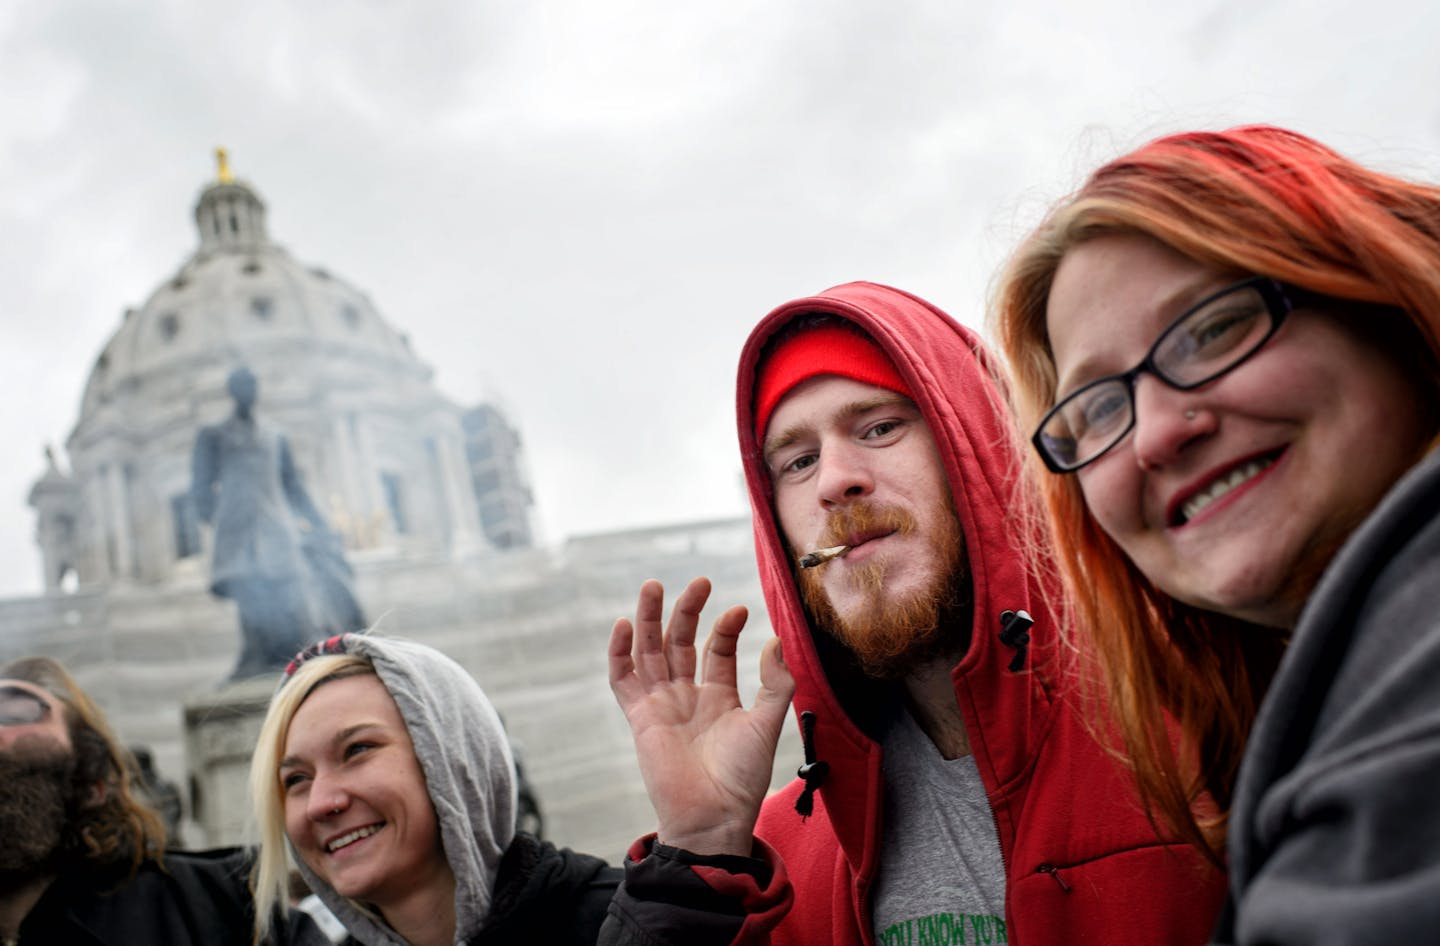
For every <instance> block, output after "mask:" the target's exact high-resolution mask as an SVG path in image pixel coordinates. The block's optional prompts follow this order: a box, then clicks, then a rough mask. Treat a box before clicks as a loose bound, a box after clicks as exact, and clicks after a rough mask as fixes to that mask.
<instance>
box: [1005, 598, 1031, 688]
mask: <svg viewBox="0 0 1440 946" xmlns="http://www.w3.org/2000/svg"><path fill="white" fill-rule="evenodd" d="M1034 623H1035V619H1034V618H1032V617H1031V616H1030V615H1028V614H1026V613H1025V612H1024V611H1001V612H1000V643H1002V644H1004V645H1005V646H1006V647H1013V648H1015V656H1014V657H1012V658H1010V672H1011V673H1014V672H1016V671H1017V670H1019V669H1020V668H1021V667H1023V666H1025V648H1027V647H1029V646H1030V628H1031V626H1032V625H1034Z"/></svg>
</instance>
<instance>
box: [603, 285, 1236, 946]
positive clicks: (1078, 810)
mask: <svg viewBox="0 0 1440 946" xmlns="http://www.w3.org/2000/svg"><path fill="white" fill-rule="evenodd" d="M807 313H828V314H830V315H833V316H838V317H840V318H843V319H846V320H849V321H850V322H853V323H854V324H855V325H857V326H858V327H859V328H861V329H863V330H864V331H865V333H866V334H868V335H869V336H870V337H871V338H872V339H874V340H875V342H876V343H877V344H878V345H879V346H880V348H881V349H882V350H883V351H884V352H885V353H886V354H887V355H888V356H889V358H890V360H891V362H892V363H893V364H894V365H895V367H896V369H897V370H898V372H899V374H900V376H901V378H903V379H904V381H905V383H906V385H907V386H908V387H909V389H910V390H911V391H912V392H913V393H914V396H915V401H916V404H917V406H918V407H919V408H920V411H921V412H922V414H923V415H924V417H925V419H926V421H927V422H928V424H929V425H930V429H931V432H932V434H933V435H934V438H935V444H936V447H937V448H938V450H939V453H940V458H941V460H942V462H943V463H944V465H945V468H946V474H947V476H948V479H949V481H950V487H951V490H952V492H953V494H954V499H955V508H956V510H957V512H958V514H959V517H960V525H961V529H962V530H963V532H964V536H965V546H966V551H967V553H968V559H969V567H970V576H971V581H972V583H973V592H974V597H973V600H974V624H973V627H972V634H971V644H970V647H969V650H968V651H967V652H966V654H965V656H964V657H963V658H962V659H961V660H960V662H959V663H958V664H957V665H956V666H955V668H954V669H953V670H952V671H951V678H952V680H953V681H954V684H955V697H956V699H957V701H958V702H959V705H960V708H961V711H962V713H963V714H964V717H965V724H966V731H967V733H968V735H969V739H970V746H971V749H972V751H973V752H974V756H975V762H976V764H977V766H978V767H979V770H980V775H981V778H982V779H983V781H984V784H985V789H986V793H987V795H988V797H989V801H990V807H991V810H992V812H993V813H994V816H995V826H996V829H997V832H998V834H999V839H1000V848H1001V852H1002V855H1003V859H1004V863H1005V874H1006V878H1005V880H1006V892H1005V921H1006V927H1007V933H1008V942H1009V943H1010V944H1011V946H1015V944H1019V946H1037V944H1055V946H1062V944H1063V946H1074V944H1080V943H1094V944H1151V943H1153V944H1164V946H1184V944H1188V943H1203V942H1206V940H1207V936H1208V933H1209V931H1210V929H1211V927H1212V926H1213V924H1214V921H1215V917H1216V914H1217V912H1218V910H1219V907H1220V904H1221V901H1222V899H1223V896H1224V891H1225V878H1224V876H1223V875H1222V874H1221V872H1219V871H1218V870H1215V869H1214V868H1213V867H1211V866H1209V865H1208V864H1206V862H1205V861H1204V860H1203V858H1201V857H1200V856H1199V854H1198V853H1197V852H1196V851H1195V850H1194V849H1193V848H1190V847H1189V846H1187V845H1184V844H1180V843H1175V842H1167V841H1165V840H1162V838H1161V837H1159V836H1158V835H1157V832H1156V828H1155V827H1154V826H1153V825H1152V824H1151V823H1150V821H1149V819H1148V818H1147V817H1146V815H1145V813H1144V811H1143V809H1142V807H1141V804H1140V801H1139V798H1138V794H1137V792H1136V790H1135V787H1134V782H1133V779H1132V778H1131V777H1130V775H1129V773H1128V772H1126V771H1125V769H1124V768H1123V767H1122V766H1120V765H1119V764H1117V763H1116V762H1115V761H1114V760H1113V759H1112V758H1111V757H1110V756H1109V754H1108V753H1107V752H1106V750H1105V749H1104V748H1103V747H1102V746H1101V745H1100V744H1099V743H1097V742H1096V740H1095V739H1094V738H1093V737H1092V736H1091V735H1090V733H1089V730H1088V729H1087V727H1086V723H1085V719H1084V717H1083V715H1082V711H1081V707H1080V703H1079V699H1078V697H1077V696H1076V694H1075V693H1074V687H1073V669H1072V668H1071V667H1070V665H1069V662H1068V661H1065V660H1063V659H1062V658H1063V656H1064V655H1065V654H1066V653H1068V651H1066V650H1064V649H1063V648H1062V647H1061V646H1060V645H1059V641H1058V634H1057V629H1056V626H1055V621H1054V619H1053V617H1052V613H1053V612H1054V611H1056V610H1059V609H1057V608H1055V607H1054V604H1055V602H1054V599H1053V597H1052V594H1053V593H1052V592H1051V591H1050V589H1048V588H1047V587H1045V586H1044V585H1043V584H1042V583H1041V582H1040V581H1038V580H1037V579H1036V578H1035V577H1034V576H1033V575H1031V574H1030V573H1029V571H1028V570H1027V568H1026V561H1025V558H1024V556H1023V555H1022V552H1021V544H1022V543H1021V542H1020V539H1019V529H1020V528H1021V526H1020V524H1019V523H1018V522H1017V521H1016V520H1015V519H1014V518H1012V517H1011V516H1010V515H1009V514H1008V513H1007V510H1008V509H1009V507H1010V498H1011V494H1012V491H1013V478H1014V476H1015V475H1016V469H1017V461H1016V458H1015V456H1014V454H1013V452H1012V447H1011V446H1010V444H1011V443H1012V440H1011V438H1010V437H1009V436H1008V434H1007V432H1006V424H1007V422H1008V421H1007V418H1006V415H1005V408H1004V405H1003V402H1002V398H1001V395H1000V393H999V391H998V390H997V388H996V386H995V384H994V382H993V381H992V380H991V376H990V374H989V371H988V368H989V364H990V359H989V356H988V354H987V353H986V352H985V350H984V348H983V347H982V345H981V343H980V340H979V338H978V337H977V336H976V335H975V334H974V333H972V332H971V331H970V330H968V329H966V328H965V327H964V326H961V325H958V324H957V323H955V322H954V321H952V320H951V319H950V318H949V317H948V316H947V315H945V313H943V312H941V311H940V310H939V309H936V308H935V307H934V306H932V305H930V304H929V303H927V302H924V301H923V300H921V299H918V298H916V297H915V296H912V295H910V294H908V293H905V292H902V291H900V290H897V289H892V288H889V287H887V286H880V285H875V284H873V283H849V284H847V285H843V286H837V287H836V288H834V289H829V290H827V291H825V292H823V293H821V294H820V295H818V296H814V297H811V298H806V299H797V300H795V301H794V302H790V303H787V304H785V305H782V306H780V307H779V308H777V309H776V310H774V311H773V312H771V313H770V314H769V315H768V316H766V318H765V319H764V320H762V321H761V322H760V324H759V325H758V326H757V327H756V328H755V330H754V331H753V332H752V333H751V335H750V339H749V341H748V342H747V343H746V345H745V348H744V351H743V353H742V354H741V358H740V373H739V381H738V386H737V392H738V396H737V402H738V403H737V408H738V411H737V413H738V423H739V434H740V446H741V453H742V455H743V459H744V463H745V475H746V479H747V482H748V484H749V489H750V497H751V504H752V507H753V511H754V522H755V547H756V555H757V557H758V559H759V566H760V580H761V584H762V587H763V588H764V591H765V600H766V604H767V606H768V609H769V612H770V623H771V625H772V626H773V627H774V629H775V632H776V633H777V634H779V635H780V637H781V638H782V640H783V641H784V648H785V649H784V653H785V662H786V664H787V665H788V667H789V669H790V672H791V673H792V674H794V676H795V679H796V682H797V688H796V693H795V712H796V715H797V717H798V718H799V719H801V721H802V732H803V733H804V734H805V737H806V738H805V744H806V756H807V759H806V761H808V762H823V763H824V765H823V766H820V765H817V766H813V767H811V768H810V769H809V771H810V772H811V773H812V776H811V779H810V782H811V784H810V785H808V789H809V790H807V783H806V781H805V780H804V779H802V778H797V779H796V780H795V781H794V782H792V783H791V784H790V785H789V786H788V787H787V788H786V789H784V790H782V791H781V792H778V793H777V794H775V795H774V796H772V797H771V798H769V799H767V800H766V802H765V805H764V808H763V809H762V811H761V814H760V821H759V824H758V826H757V828H756V835H757V837H758V838H759V839H760V840H761V841H762V842H763V843H762V844H761V845H758V846H757V852H758V853H759V854H760V855H761V858H762V860H763V861H764V862H765V863H764V866H763V867H760V868H753V867H752V868H748V869H747V868H745V867H744V866H743V865H737V864H735V863H733V862H734V861H735V860H742V859H712V858H701V857H693V856H691V855H688V854H687V853H686V852H679V851H675V850H674V849H670V848H664V847H663V846H661V845H652V844H651V843H650V842H649V841H648V840H647V841H644V842H640V843H638V844H637V845H636V846H635V848H633V849H632V851H631V864H630V865H628V870H629V875H628V876H627V880H626V883H625V886H624V887H623V888H622V890H621V892H620V894H618V895H617V897H616V900H615V903H614V905H612V914H613V915H614V917H615V918H617V919H619V920H620V921H621V922H620V923H618V924H616V927H625V928H627V929H628V930H629V931H630V932H631V933H633V934H636V935H634V936H631V937H628V938H627V937H626V936H619V937H615V933H616V928H615V927H612V928H609V929H607V934H608V935H609V936H610V937H614V938H610V939H608V940H607V938H606V937H602V941H611V942H625V941H632V942H651V943H657V942H667V943H668V942H674V943H701V942H706V943H709V942H714V943H736V944H739V943H755V944H759V943H770V944H789V943H795V944H820V943H827V944H828V943H835V944H859V943H866V944H871V943H874V942H875V939H874V931H873V922H872V918H871V910H870V888H871V884H872V883H873V881H874V879H875V875H876V870H877V867H878V861H879V855H880V832H881V831H882V830H884V825H883V823H882V818H881V813H882V811H883V807H882V799H881V793H882V792H883V790H884V783H883V778H882V774H881V747H880V745H879V744H878V743H877V742H876V741H875V740H874V739H873V738H872V735H871V734H870V732H867V729H868V728H872V727H867V722H866V721H867V719H868V718H870V717H871V715H872V711H873V710H875V709H876V708H877V706H878V704H879V703H881V702H882V701H886V700H895V699H897V698H898V696H897V694H896V691H895V689H894V688H887V687H884V686H881V685H879V684H876V683H874V682H873V681H868V680H866V679H865V678H863V677H862V676H860V675H859V674H858V673H855V672H854V671H853V670H851V669H850V668H849V665H848V661H847V660H846V659H845V657H844V653H843V651H841V650H840V649H839V647H838V645H835V644H833V643H830V642H829V641H828V639H827V638H824V637H823V636H820V635H816V634H814V633H813V632H812V630H811V628H810V626H809V624H808V623H807V619H806V616H805V612H804V610H803V608H802V606H801V604H800V598H799V594H798V590H797V588H796V584H795V578H794V575H793V573H792V570H791V568H792V566H791V557H790V556H789V555H788V554H787V553H786V550H785V547H784V543H783V541H782V538H781V536H780V534H779V528H778V525H777V523H776V520H775V513H774V506H773V502H772V489H771V482H770V474H769V471H768V470H767V468H766V467H765V464H764V462H763V459H762V456H761V449H760V444H759V443H757V441H756V435H755V421H754V410H753V404H752V399H753V392H754V389H755V376H756V369H757V366H758V364H759V362H760V360H761V356H762V353H763V352H764V351H765V347H766V344H767V342H768V341H769V340H770V339H771V338H772V337H773V336H774V335H775V333H776V332H778V331H779V330H780V329H782V328H784V327H785V325H787V324H788V323H789V322H791V321H792V320H794V319H795V318H796V317H797V316H800V315H803V314H807ZM1021 611H1023V612H1026V613H1027V614H1028V615H1029V616H1030V617H1031V618H1032V619H1033V621H1034V624H1033V626H1030V627H1028V628H1026V627H1024V626H1023V622H1022V623H1021V624H1019V625H1014V624H1012V625H1009V633H1002V632H1005V631H1006V629H1007V622H1006V616H1007V615H1008V614H1013V613H1017V612H1021ZM1027 636H1028V640H1027V639H1026V638H1027ZM822 773H823V774H822ZM797 802H798V803H800V808H801V810H805V809H806V808H809V807H811V806H812V805H813V813H812V814H811V815H810V816H809V817H808V818H807V817H802V815H801V814H799V813H798V812H797V810H796V809H797ZM807 802H809V804H806V803H807ZM652 847H653V848H655V849H654V850H652ZM687 885H691V886H692V887H693V889H691V890H689V891H688V893H687V892H686V891H685V890H684V888H685V887H686V886H687ZM702 885H703V886H704V887H705V888H708V889H705V890H703V891H701V890H700V889H699V888H700V886H702ZM912 946H918V944H912Z"/></svg>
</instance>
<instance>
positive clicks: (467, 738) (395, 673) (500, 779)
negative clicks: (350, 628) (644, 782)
mask: <svg viewBox="0 0 1440 946" xmlns="http://www.w3.org/2000/svg"><path fill="white" fill-rule="evenodd" d="M324 652H325V653H350V654H357V655H359V656H362V657H368V658H369V659H370V661H371V662H372V663H373V664H374V665H375V672H376V674H377V675H378V676H379V677H380V682H381V683H383V684H384V685H385V689H387V690H389V691H390V696H391V698H392V699H394V700H395V705H396V706H397V707H398V708H399V710H400V718H401V719H403V720H404V721H405V727H406V728H407V729H408V730H409V732H410V740H411V742H413V743H414V744H415V755H416V758H417V759H418V760H419V762H420V769H421V771H422V772H424V773H425V784H426V785H427V786H428V788H429V790H430V801H431V803H433V804H434V806H435V817H436V820H437V822H438V823H439V826H440V839H441V843H442V845H443V846H444V848H445V857H446V859H447V860H448V861H449V862H450V869H451V871H453V872H454V874H455V942H456V943H457V944H464V943H466V942H468V941H469V940H470V939H471V938H473V937H474V936H475V935H476V934H477V933H478V932H479V930H480V928H481V927H482V926H483V925H484V924H485V921H486V918H487V917H488V916H489V914H490V907H491V902H492V897H493V896H494V890H495V878H496V875H497V873H498V872H499V867H500V859H501V857H502V856H503V855H504V853H505V851H506V848H508V847H509V846H510V842H511V840H512V839H513V838H514V836H515V813H516V778H515V762H514V760H513V759H512V758H511V755H510V742H509V740H508V739H507V738H506V735H505V730H504V727H503V726H501V724H500V716H499V715H498V714H497V713H496V712H495V708H494V707H493V706H491V705H490V700H489V699H487V698H486V696H485V692H484V691H483V690H481V689H480V685H479V684H477V683H476V682H475V680H474V678H473V677H471V676H470V674H469V672H468V671H467V670H465V668H464V667H461V666H460V665H459V664H457V663H456V662H455V661H453V660H451V659H450V658H449V657H446V656H445V655H444V654H442V653H440V652H439V651H438V650H435V649H434V648H432V647H427V646H425V645H424V644H418V643H415V642H413V641H404V640H393V639H387V638H383V637H368V636H362V635H358V634H346V635H344V636H343V637H339V638H333V639H332V640H330V641H327V642H326V646H325V648H324ZM291 853H292V854H293V853H294V851H293V849H292V851H291ZM295 862H296V864H297V866H298V867H299V869H300V873H301V874H302V875H303V876H304V878H305V882H306V883H307V884H309V885H310V889H311V890H313V891H314V892H315V894H316V895H317V896H319V898H320V899H321V901H322V902H324V904H325V906H327V907H329V908H330V910H331V912H333V913H334V914H335V916H336V917H338V918H339V919H340V922H342V923H344V924H345V927H346V929H348V930H349V931H350V934H351V935H352V936H353V937H355V938H356V939H358V940H360V941H361V942H362V943H365V944H367V946H406V944H405V940H404V939H403V938H402V937H401V936H400V935H399V934H398V933H396V932H395V931H394V930H393V929H391V928H390V926H389V925H388V924H386V923H385V922H384V921H383V920H382V919H380V918H379V917H378V916H377V915H375V914H373V913H367V912H363V911H361V910H360V909H358V908H357V907H356V906H355V904H354V903H353V902H352V901H350V900H347V899H346V898H345V897H342V896H341V895H340V894H338V893H336V892H335V889H334V888H333V887H331V886H330V885H329V884H327V883H325V882H324V881H323V880H321V879H320V878H319V877H317V876H316V875H315V874H314V872H313V871H311V870H310V868H309V867H308V866H306V864H305V862H304V860H302V859H301V858H300V857H299V856H296V857H295Z"/></svg>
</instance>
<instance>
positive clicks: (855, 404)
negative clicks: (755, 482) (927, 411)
mask: <svg viewBox="0 0 1440 946" xmlns="http://www.w3.org/2000/svg"><path fill="white" fill-rule="evenodd" d="M896 404H898V405H903V406H906V407H911V408H915V409H916V410H917V411H918V410H919V408H916V407H915V402H914V401H912V400H910V399H909V398H908V397H906V396H905V395H903V394H898V393H896V392H893V391H887V392H885V393H883V394H876V395H874V396H873V397H867V398H862V399H860V400H858V401H851V402H850V403H849V404H846V405H845V406H843V407H841V408H840V410H839V411H837V412H836V413H835V414H834V415H833V418H832V422H833V421H836V420H838V421H842V422H843V421H848V420H853V419H854V418H856V417H859V416H860V415H861V414H866V413H869V412H870V411H873V410H875V409H877V408H881V407H888V406H891V405H896ZM813 429H814V425H811V424H805V423H800V424H791V425H790V426H789V427H786V428H785V429H783V430H781V431H780V432H779V433H776V434H774V435H772V436H769V437H766V438H765V443H764V444H763V445H762V446H761V448H760V456H761V457H762V458H763V459H764V461H765V465H766V466H769V465H770V458H771V457H772V456H773V455H774V454H775V453H776V452H777V451H780V450H784V449H785V448H786V447H788V446H790V445H791V444H793V443H795V442H796V441H797V440H799V439H801V438H802V437H804V436H805V435H806V434H807V433H809V432H810V431H811V430H813Z"/></svg>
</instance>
